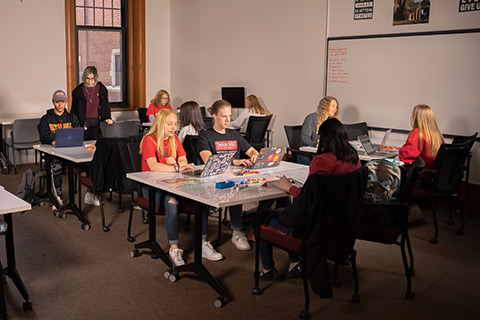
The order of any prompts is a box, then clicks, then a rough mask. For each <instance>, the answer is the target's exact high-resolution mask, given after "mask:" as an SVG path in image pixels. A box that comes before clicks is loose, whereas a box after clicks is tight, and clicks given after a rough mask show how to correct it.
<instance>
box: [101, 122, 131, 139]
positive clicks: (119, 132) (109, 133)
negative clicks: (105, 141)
mask: <svg viewBox="0 0 480 320" xmlns="http://www.w3.org/2000/svg"><path fill="white" fill-rule="evenodd" d="M100 128H101V130H102V137H104V138H128V137H131V136H136V135H138V134H139V132H140V125H139V123H138V120H123V121H115V122H114V123H112V124H110V125H109V124H106V123H105V122H103V121H102V122H101V123H100Z"/></svg>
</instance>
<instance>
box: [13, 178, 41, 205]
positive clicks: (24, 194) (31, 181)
mask: <svg viewBox="0 0 480 320" xmlns="http://www.w3.org/2000/svg"><path fill="white" fill-rule="evenodd" d="M44 189H45V175H44V174H43V172H42V171H36V172H33V171H32V169H28V170H26V171H25V172H24V173H23V175H22V180H21V181H20V185H19V186H18V190H17V196H18V197H19V198H21V199H23V200H25V201H26V202H28V203H30V204H32V205H37V204H38V203H39V202H40V197H41V196H42V195H43V193H44V191H45V190H44Z"/></svg>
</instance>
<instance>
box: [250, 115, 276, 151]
mask: <svg viewBox="0 0 480 320" xmlns="http://www.w3.org/2000/svg"><path fill="white" fill-rule="evenodd" d="M272 116H273V115H271V114H270V115H268V116H261V117H257V116H250V117H249V118H248V124H247V130H246V132H245V139H246V140H247V141H248V143H250V145H251V146H252V147H254V148H255V150H260V149H262V148H264V147H265V134H266V133H267V129H268V125H269V124H270V121H271V120H272Z"/></svg>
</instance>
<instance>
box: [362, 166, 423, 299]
mask: <svg viewBox="0 0 480 320" xmlns="http://www.w3.org/2000/svg"><path fill="white" fill-rule="evenodd" d="M424 166H425V162H424V161H423V159H422V158H421V157H417V158H416V159H415V160H414V161H413V163H412V165H411V167H410V168H409V170H408V172H407V173H405V169H404V168H403V167H402V179H401V184H400V191H399V193H398V197H397V200H396V201H395V202H391V203H369V202H365V203H364V204H363V211H362V214H361V216H360V224H359V225H358V228H357V240H364V241H370V242H375V243H382V244H389V245H390V244H394V245H397V246H399V247H400V251H401V254H402V260H403V267H404V269H405V276H406V277H407V291H406V293H405V298H406V299H414V298H415V293H414V292H413V291H412V283H411V276H413V275H414V273H415V269H414V260H413V252H412V247H411V244H410V238H409V236H408V228H407V224H408V208H409V204H408V199H409V198H410V194H411V192H412V189H413V186H414V185H415V181H416V180H417V178H418V174H419V173H420V172H421V171H423V168H424ZM399 238H400V241H399ZM405 245H406V246H407V250H408V258H409V260H410V263H408V259H407V254H406V252H405Z"/></svg>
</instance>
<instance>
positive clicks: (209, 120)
mask: <svg viewBox="0 0 480 320" xmlns="http://www.w3.org/2000/svg"><path fill="white" fill-rule="evenodd" d="M203 122H204V123H205V129H210V128H211V127H213V117H207V116H205V117H203Z"/></svg>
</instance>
